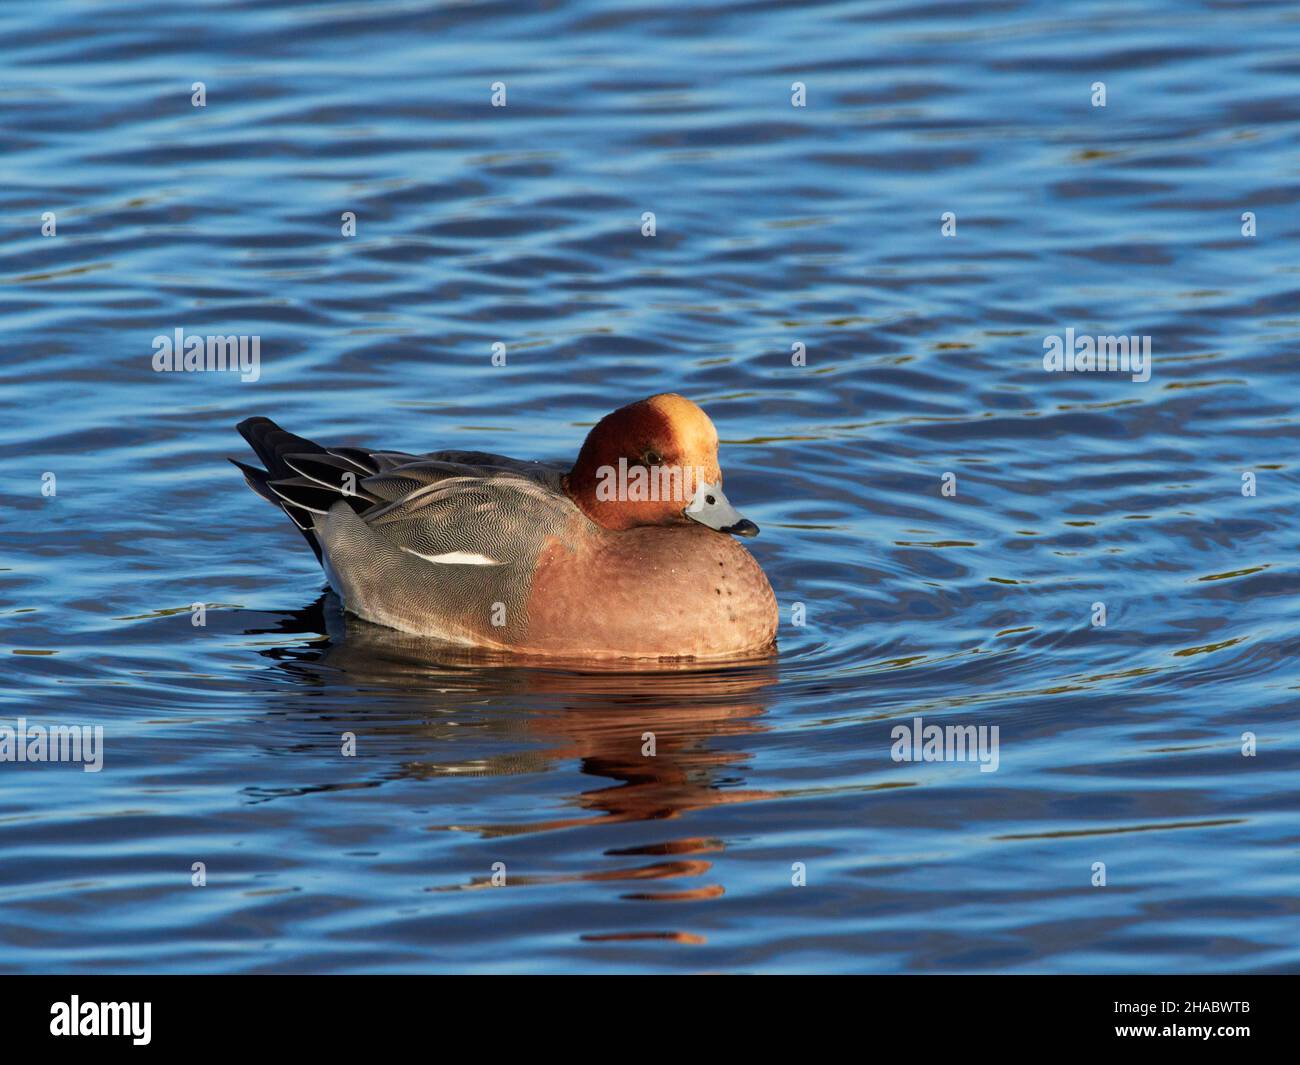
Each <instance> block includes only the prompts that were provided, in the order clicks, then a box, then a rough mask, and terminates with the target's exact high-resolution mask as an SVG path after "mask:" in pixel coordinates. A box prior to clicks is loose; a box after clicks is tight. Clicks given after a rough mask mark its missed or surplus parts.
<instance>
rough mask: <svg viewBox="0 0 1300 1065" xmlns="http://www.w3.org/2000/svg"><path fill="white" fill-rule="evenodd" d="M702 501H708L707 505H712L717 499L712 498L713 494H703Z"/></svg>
mask: <svg viewBox="0 0 1300 1065" xmlns="http://www.w3.org/2000/svg"><path fill="white" fill-rule="evenodd" d="M704 502H706V503H708V504H709V506H714V505H715V504H716V503H717V502H718V501H717V500H716V499H714V498H713V496H705V497H704Z"/></svg>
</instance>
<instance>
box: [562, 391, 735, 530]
mask: <svg viewBox="0 0 1300 1065" xmlns="http://www.w3.org/2000/svg"><path fill="white" fill-rule="evenodd" d="M564 489H565V491H566V492H568V494H569V497H570V498H571V499H572V500H573V501H574V503H576V504H577V505H578V507H579V508H581V510H582V512H583V513H584V514H586V515H587V517H589V518H590V519H591V520H592V521H594V522H596V524H598V525H602V526H604V527H605V528H606V529H631V528H634V527H636V526H638V525H687V524H689V523H690V522H693V521H694V522H699V523H700V524H701V525H707V526H708V527H709V528H710V529H717V530H718V531H719V532H724V533H735V534H736V535H737V536H756V535H757V534H758V526H757V525H755V524H754V523H753V522H752V521H750V520H749V519H747V518H744V517H742V516H741V515H740V514H739V513H738V512H737V511H736V509H735V508H734V507H733V506H732V505H731V504H730V503H729V502H728V501H727V497H726V496H725V495H723V494H722V469H721V467H719V465H718V431H717V429H715V428H714V427H713V422H711V421H710V420H709V416H708V415H707V414H705V413H704V411H702V410H700V408H699V407H697V406H696V405H695V404H694V403H692V402H691V401H690V400H689V399H686V398H684V397H683V396H679V395H676V394H675V393H672V392H664V393H661V394H660V395H657V396H651V397H650V398H649V399H643V400H640V401H638V402H636V403H630V404H628V406H626V407H620V408H619V409H618V410H616V411H614V413H612V414H607V415H605V417H604V418H602V419H601V420H600V421H599V422H598V423H597V424H596V426H595V427H594V428H593V429H592V430H591V432H590V433H588V434H587V439H586V441H585V442H584V443H583V445H582V450H581V451H580V452H579V453H578V461H577V462H576V463H574V466H573V469H572V470H570V471H569V473H568V474H567V475H566V476H565V478H564Z"/></svg>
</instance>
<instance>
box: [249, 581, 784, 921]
mask: <svg viewBox="0 0 1300 1065" xmlns="http://www.w3.org/2000/svg"><path fill="white" fill-rule="evenodd" d="M247 634H248V635H267V634H275V635H277V636H297V637H298V638H297V639H296V640H294V641H292V643H286V644H280V645H277V646H272V647H265V648H262V649H261V653H262V654H264V655H266V656H267V657H270V658H273V659H275V660H277V662H279V664H280V665H281V667H282V668H283V669H285V670H286V671H287V672H288V673H290V674H291V675H292V676H293V677H294V678H295V680H296V681H297V682H298V683H300V684H302V685H304V686H305V688H306V689H307V690H309V691H312V690H314V691H315V692H316V694H319V695H322V696H328V695H329V694H331V693H337V694H339V695H340V696H342V695H344V694H345V693H346V696H347V699H348V702H349V703H354V702H355V700H356V696H357V693H358V690H362V691H364V692H366V693H367V696H368V697H370V698H371V699H372V702H373V705H374V706H375V708H376V711H377V714H376V716H377V719H378V720H377V722H376V724H377V725H380V726H381V727H383V728H384V729H385V731H386V732H388V733H389V734H391V732H392V731H393V730H394V729H397V730H400V731H401V732H402V733H403V734H404V738H405V739H407V740H409V741H413V742H411V743H409V744H408V746H410V747H411V748H412V749H413V750H418V751H419V754H418V756H417V757H413V758H403V759H402V760H401V762H400V764H399V765H396V766H394V767H392V768H391V769H390V772H389V773H388V774H387V775H388V776H389V778H390V779H391V778H394V777H395V778H399V779H400V778H406V779H434V778H439V777H448V776H469V775H474V776H503V775H512V774H520V773H541V772H546V771H549V770H551V769H554V768H556V767H558V766H561V765H568V764H570V763H576V765H577V766H578V768H579V771H580V772H581V773H583V774H585V775H588V776H591V777H594V778H599V780H600V781H602V783H601V784H600V785H599V786H597V787H593V788H591V789H589V790H585V791H582V792H581V793H579V794H578V795H576V796H574V797H573V801H572V805H573V806H574V807H575V809H576V810H577V811H579V812H578V813H575V814H573V815H571V816H565V817H558V818H551V819H546V820H529V819H527V816H526V815H527V813H529V812H530V811H522V810H521V811H520V814H521V816H520V818H519V819H518V820H515V821H512V822H510V823H490V824H456V825H452V824H443V825H433V826H430V827H431V828H432V829H435V830H446V831H463V832H473V833H476V834H478V835H480V836H482V837H502V836H514V835H521V834H526V833H536V832H546V831H554V830H559V829H567V828H574V827H579V826H583V825H592V824H596V823H600V824H602V825H608V824H610V823H613V822H631V821H656V820H671V819H673V818H677V817H680V816H681V815H682V814H683V813H686V812H688V811H691V810H698V809H701V808H704V807H711V806H717V805H722V804H726V803H739V802H749V801H753V800H756V799H766V798H771V797H773V795H774V793H773V792H768V791H761V790H756V789H749V788H745V787H743V782H744V766H745V764H746V762H747V760H748V758H749V757H750V756H749V754H748V753H747V752H746V751H744V750H743V749H741V747H740V745H739V744H738V743H737V742H736V740H737V739H738V738H743V737H744V736H747V735H751V734H754V733H757V732H760V731H763V729H764V727H765V726H764V725H763V724H762V717H763V714H764V712H765V710H766V706H767V704H766V699H767V696H768V689H770V688H771V686H772V685H774V684H775V682H776V679H777V676H776V663H775V656H765V657H761V658H749V659H743V660H729V661H727V662H726V663H716V662H714V663H708V664H701V663H695V662H683V661H656V662H631V661H629V662H621V663H613V664H611V663H605V662H588V661H576V660H574V661H557V660H553V659H547V660H545V662H544V663H539V664H537V665H532V664H521V660H520V659H518V658H514V659H511V658H508V657H503V656H501V655H499V654H493V653H491V652H483V651H478V650H471V649H465V648H460V647H455V646H449V645H446V644H443V643H440V642H438V641H434V640H430V639H428V638H426V637H418V636H411V635H408V634H406V633H401V632H396V631H393V630H391V629H385V628H382V627H379V626H376V625H371V624H369V623H368V622H365V621H361V620H360V619H357V618H354V617H352V616H351V615H347V614H344V613H343V612H342V610H341V609H340V608H339V606H338V602H337V600H336V599H335V597H334V596H333V594H332V593H326V595H324V596H322V598H321V599H320V600H318V601H317V602H316V603H314V604H312V606H311V607H308V608H306V609H304V610H302V611H298V612H296V613H294V614H291V615H281V616H279V617H278V618H277V621H276V624H275V626H274V627H272V628H262V629H251V630H247ZM304 634H311V635H313V636H315V637H317V638H316V639H315V640H311V641H304V640H303V639H302V636H303V635H304ZM322 634H324V635H323V637H322ZM313 703H315V700H313ZM313 709H317V707H315V706H314V705H313ZM467 741H468V742H467ZM466 748H472V756H468V757H467V756H464V755H463V754H462V752H463V751H464V750H465V749H466ZM485 748H497V749H496V750H486V751H485ZM426 751H427V752H428V754H427V755H426V754H425V753H424V752H426ZM721 847H722V845H721V843H720V842H719V841H718V840H714V839H707V838H702V837H685V838H678V839H670V840H665V841H660V842H656V843H653V844H650V845H643V846H632V847H628V848H614V849H608V850H606V851H605V853H606V854H607V855H611V856H626V857H636V856H644V857H652V858H654V859H656V860H654V861H652V862H650V863H648V864H642V865H632V866H630V867H626V868H618V869H610V870H602V871H599V872H592V873H586V874H582V875H581V876H580V877H578V879H584V880H614V881H627V880H632V881H640V880H655V879H665V878H678V877H693V876H700V875H703V874H705V873H706V872H707V871H708V870H709V868H710V867H711V863H710V862H709V861H708V860H707V859H705V858H703V857H702V856H703V855H706V854H709V853H711V852H716V851H718V850H720V849H721ZM564 879H575V878H572V877H548V878H532V879H528V878H520V877H515V876H512V877H511V882H512V883H515V884H523V883H537V882H541V881H542V880H546V881H554V880H564ZM487 884H488V881H487V880H486V879H484V880H482V881H475V882H473V883H471V884H470V885H464V886H468V887H478V886H487ZM462 887H463V886H458V887H457V888H456V890H460V889H462ZM721 893H722V888H721V887H720V886H708V887H701V888H695V889H692V890H688V891H683V892H648V891H637V892H635V893H633V894H630V895H627V896H625V897H628V898H637V899H655V900H668V899H685V898H707V897H712V896H714V895H718V894H721Z"/></svg>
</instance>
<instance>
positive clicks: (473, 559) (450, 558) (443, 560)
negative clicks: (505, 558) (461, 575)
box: [402, 547, 505, 566]
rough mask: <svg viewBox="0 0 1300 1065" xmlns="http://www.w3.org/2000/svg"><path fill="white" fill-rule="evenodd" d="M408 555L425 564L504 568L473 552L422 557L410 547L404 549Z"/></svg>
mask: <svg viewBox="0 0 1300 1065" xmlns="http://www.w3.org/2000/svg"><path fill="white" fill-rule="evenodd" d="M402 550H403V551H405V552H406V553H407V554H408V555H414V556H415V557H416V558H422V559H424V561H425V562H436V563H438V564H439V565H442V566H504V565H505V563H504V562H498V561H497V560H496V559H495V558H488V557H487V555H476V554H474V553H473V552H472V551H448V552H447V553H446V554H445V555H422V554H420V552H419V551H412V550H411V549H410V548H409V547H404V548H402Z"/></svg>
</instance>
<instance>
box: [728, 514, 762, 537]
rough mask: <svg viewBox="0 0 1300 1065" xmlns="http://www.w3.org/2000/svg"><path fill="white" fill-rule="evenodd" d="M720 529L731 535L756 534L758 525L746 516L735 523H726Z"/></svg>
mask: <svg viewBox="0 0 1300 1065" xmlns="http://www.w3.org/2000/svg"><path fill="white" fill-rule="evenodd" d="M722 531H723V532H724V533H731V534H732V535H733V536H757V535H758V526H757V525H755V524H754V523H753V522H752V521H750V520H749V519H748V518H742V519H741V520H740V521H738V522H736V524H735V525H728V526H726V527H725V528H723V530H722Z"/></svg>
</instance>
